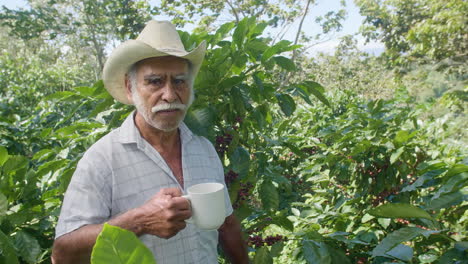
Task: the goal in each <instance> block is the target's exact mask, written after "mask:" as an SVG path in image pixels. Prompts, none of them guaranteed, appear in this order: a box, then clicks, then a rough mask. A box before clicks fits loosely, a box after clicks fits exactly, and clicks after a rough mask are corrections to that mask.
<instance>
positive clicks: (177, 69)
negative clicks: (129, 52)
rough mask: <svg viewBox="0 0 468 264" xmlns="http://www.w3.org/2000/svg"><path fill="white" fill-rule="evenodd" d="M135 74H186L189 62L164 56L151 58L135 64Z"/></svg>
mask: <svg viewBox="0 0 468 264" xmlns="http://www.w3.org/2000/svg"><path fill="white" fill-rule="evenodd" d="M135 66H136V69H137V72H143V73H144V72H146V73H147V72H153V73H174V74H182V73H185V74H188V72H189V66H190V62H189V61H188V60H186V59H183V58H179V57H174V56H164V57H153V58H148V59H144V60H141V61H138V62H137V63H135Z"/></svg>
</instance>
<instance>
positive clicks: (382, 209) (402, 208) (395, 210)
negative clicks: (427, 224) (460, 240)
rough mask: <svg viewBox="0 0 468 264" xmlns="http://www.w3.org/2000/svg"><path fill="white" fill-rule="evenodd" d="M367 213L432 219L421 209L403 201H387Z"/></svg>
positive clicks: (381, 215)
mask: <svg viewBox="0 0 468 264" xmlns="http://www.w3.org/2000/svg"><path fill="white" fill-rule="evenodd" d="M368 214H370V215H373V216H377V217H385V218H426V219H429V220H432V217H431V215H430V214H428V213H427V212H426V211H424V210H423V209H421V208H419V207H417V206H414V205H411V204H404V203H389V204H384V205H381V206H379V207H377V208H373V209H371V210H369V211H368Z"/></svg>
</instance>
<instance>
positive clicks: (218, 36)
mask: <svg viewBox="0 0 468 264" xmlns="http://www.w3.org/2000/svg"><path fill="white" fill-rule="evenodd" d="M235 26H236V24H235V23H234V22H229V23H225V24H223V25H221V26H220V27H219V29H218V30H216V33H215V35H214V39H213V44H217V43H218V42H219V41H221V40H223V39H224V38H225V37H226V35H227V34H228V33H229V31H231V30H232V29H233V28H234V27H235Z"/></svg>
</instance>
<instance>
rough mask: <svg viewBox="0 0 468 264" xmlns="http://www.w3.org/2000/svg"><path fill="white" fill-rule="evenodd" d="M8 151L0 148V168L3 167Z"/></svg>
mask: <svg viewBox="0 0 468 264" xmlns="http://www.w3.org/2000/svg"><path fill="white" fill-rule="evenodd" d="M8 156H9V155H8V151H7V149H6V148H5V147H4V146H0V166H3V164H4V163H5V161H7V160H8Z"/></svg>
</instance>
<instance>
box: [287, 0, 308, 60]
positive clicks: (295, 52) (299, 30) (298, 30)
mask: <svg viewBox="0 0 468 264" xmlns="http://www.w3.org/2000/svg"><path fill="white" fill-rule="evenodd" d="M310 2H312V0H307V4H306V7H305V9H304V14H303V15H302V18H301V22H300V23H299V28H298V29H297V33H296V39H295V40H294V45H297V42H298V41H299V36H300V35H301V31H302V25H303V24H304V20H305V17H306V16H307V13H308V12H309V5H310ZM296 54H297V51H296V50H294V51H293V56H292V58H291V60H292V61H293V62H294V58H295V57H296Z"/></svg>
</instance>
